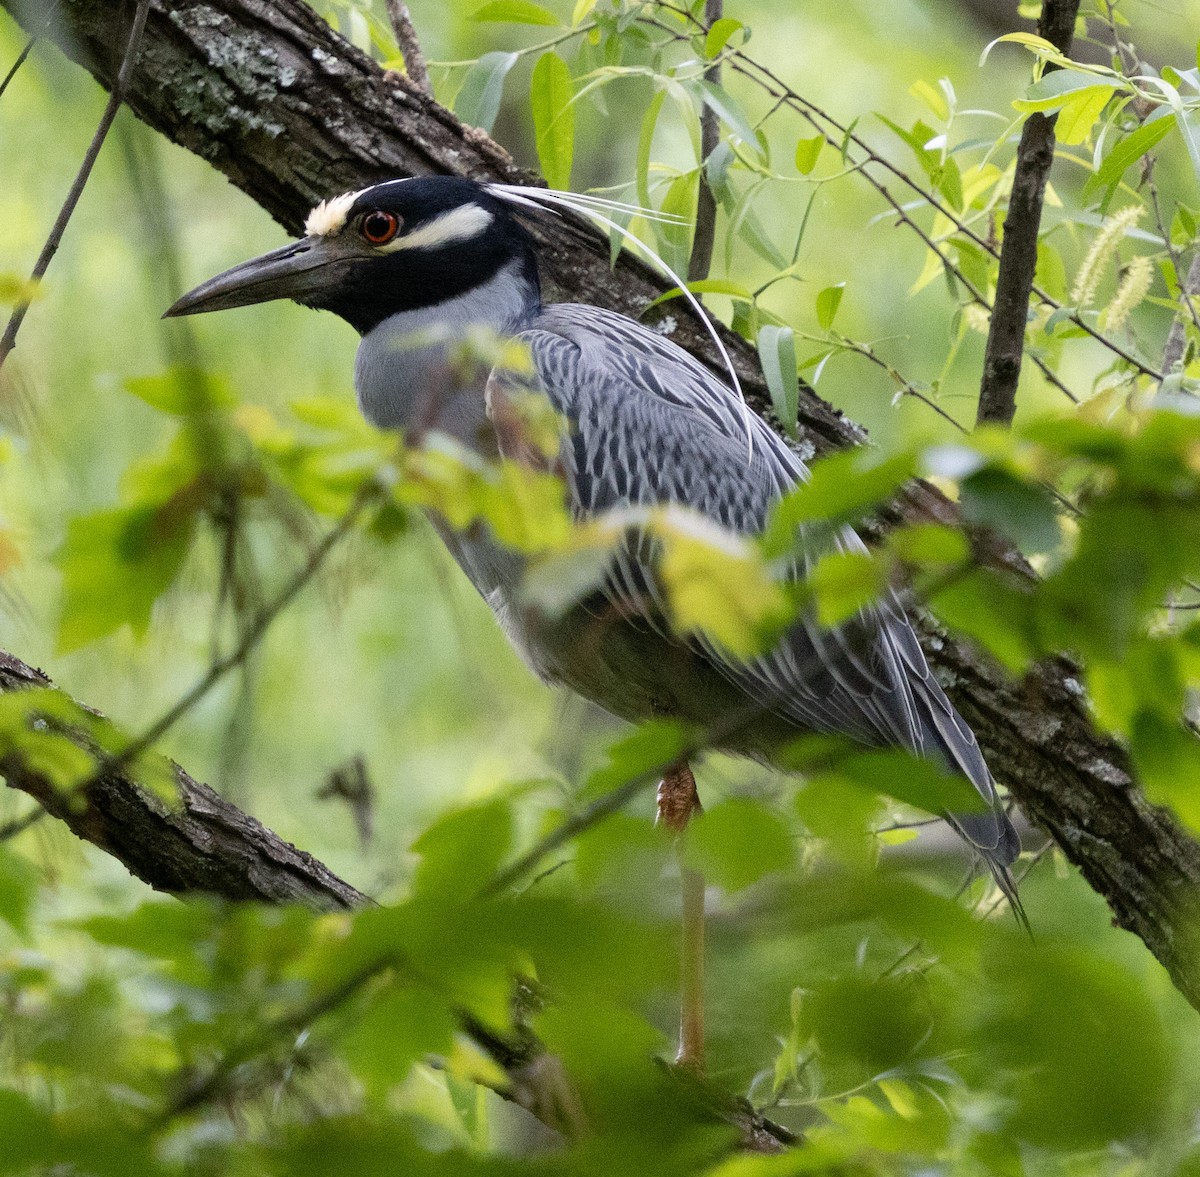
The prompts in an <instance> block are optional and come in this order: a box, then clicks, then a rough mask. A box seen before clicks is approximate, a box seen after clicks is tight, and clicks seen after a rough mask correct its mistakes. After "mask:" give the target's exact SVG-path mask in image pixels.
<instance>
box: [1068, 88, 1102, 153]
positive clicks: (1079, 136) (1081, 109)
mask: <svg viewBox="0 0 1200 1177" xmlns="http://www.w3.org/2000/svg"><path fill="white" fill-rule="evenodd" d="M1113 90H1114V88H1113V87H1112V86H1093V87H1092V88H1091V89H1090V90H1080V91H1079V93H1078V94H1073V95H1072V96H1071V98H1070V99H1069V100H1068V101H1067V102H1066V103H1065V104H1064V105H1063V108H1062V110H1061V111H1059V115H1058V122H1057V123H1055V124H1054V134H1055V136H1056V137H1057V139H1058V141H1059V142H1060V143H1065V144H1066V145H1067V146H1073V145H1075V144H1077V143H1082V142H1083V141H1084V140H1085V139H1086V138H1087V137H1088V135H1089V134H1091V130H1092V128H1093V127H1094V126H1095V125H1096V122H1097V120H1098V119H1099V118H1100V116H1101V114H1103V113H1104V108H1105V107H1106V106H1107V105H1108V100H1109V99H1110V98H1111V97H1112V96H1113Z"/></svg>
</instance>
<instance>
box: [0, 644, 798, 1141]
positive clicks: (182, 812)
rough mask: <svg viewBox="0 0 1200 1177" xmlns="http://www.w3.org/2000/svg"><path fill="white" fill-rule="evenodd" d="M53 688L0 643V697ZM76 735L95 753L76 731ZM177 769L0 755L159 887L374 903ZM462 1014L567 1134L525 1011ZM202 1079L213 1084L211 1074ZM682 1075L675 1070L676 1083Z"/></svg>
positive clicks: (723, 1098)
mask: <svg viewBox="0 0 1200 1177" xmlns="http://www.w3.org/2000/svg"><path fill="white" fill-rule="evenodd" d="M51 686H52V684H51V682H50V680H49V679H48V678H47V677H46V676H45V675H44V674H43V673H42V672H41V671H40V670H35V669H34V668H33V667H31V666H28V665H26V664H25V663H24V662H22V661H21V660H20V659H19V658H16V657H14V656H13V655H11V654H6V653H4V652H3V651H0V695H4V694H8V693H11V692H13V691H20V690H28V689H30V688H36V687H43V688H44V687H51ZM80 745H81V746H82V747H85V748H87V750H88V751H89V752H91V753H94V751H95V749H93V748H89V747H88V746H87V744H86V741H85V739H84V738H83V737H80ZM174 769H175V778H176V781H177V783H178V786H179V803H178V805H177V806H174V807H172V806H169V805H167V804H166V803H165V802H164V801H163V800H162V798H161V797H159V796H157V795H156V794H155V793H154V792H153V791H152V790H150V789H148V788H145V787H144V786H142V785H141V784H140V783H139V782H138V780H137V778H136V776H135V775H133V773H132V771H131V770H130V769H129V768H128V767H127V766H124V765H121V766H111V767H110V768H109V769H108V770H107V771H104V772H102V773H100V774H98V775H97V776H96V777H95V778H93V779H92V780H91V781H89V782H88V783H87V784H86V785H85V787H84V788H83V790H82V792H81V793H80V794H70V795H67V794H65V793H63V792H61V791H60V790H59V789H57V788H56V787H55V785H54V784H53V783H52V782H51V781H50V780H49V779H47V777H46V776H44V775H43V774H42V773H41V772H40V771H38V769H37V768H36V767H33V766H31V765H30V764H28V763H27V762H25V761H24V760H23V759H22V758H21V757H20V756H19V755H15V754H13V755H8V756H4V757H0V776H3V777H4V779H5V781H6V782H7V784H8V786H9V788H13V789H18V790H20V791H21V792H24V793H28V794H29V795H30V796H31V797H33V798H34V799H35V800H36V801H37V802H38V803H39V804H40V805H41V806H42V807H43V809H44V810H45V811H46V812H48V813H50V814H52V815H53V816H54V817H57V818H60V819H61V820H62V821H63V822H64V823H65V824H66V825H67V827H68V828H69V829H70V830H71V831H72V833H74V834H76V835H78V836H79V837H80V838H82V839H84V841H87V842H91V843H92V844H93V845H94V846H98V847H99V848H100V849H101V850H104V851H105V852H106V853H108V854H111V855H112V856H113V857H114V858H116V859H118V860H119V861H120V862H122V863H123V864H124V865H125V866H126V867H127V868H128V869H129V871H130V873H131V874H133V875H135V876H137V877H138V878H139V879H141V880H142V881H143V882H145V883H148V884H149V885H150V886H151V887H154V888H155V889H156V890H159V891H167V892H170V893H171V894H176V895H182V894H204V895H217V896H220V897H221V898H224V899H231V900H235V901H244V900H253V901H256V902H260V903H271V904H285V903H295V904H299V905H301V906H303V907H308V908H311V909H313V910H315V911H322V912H324V911H345V910H349V909H353V908H357V907H364V906H367V905H369V904H371V903H372V902H373V900H372V899H371V898H370V897H369V896H367V895H364V894H363V893H362V892H361V891H359V890H358V889H357V888H355V887H353V886H352V885H351V884H350V883H347V882H346V881H345V880H344V879H341V878H339V877H338V876H337V875H335V874H334V873H333V871H331V870H330V869H329V868H328V867H327V866H325V865H324V864H323V863H322V862H319V861H318V860H317V859H315V858H314V857H313V856H312V855H311V854H306V853H305V852H304V851H303V850H298V849H297V848H296V847H295V846H293V845H292V844H291V843H290V842H285V841H284V840H283V839H282V838H280V837H279V836H278V835H277V834H275V833H272V831H271V830H269V829H267V828H266V827H265V826H264V825H262V824H261V823H260V822H258V821H256V820H255V819H254V818H253V817H251V816H250V815H249V814H247V813H244V812H242V810H240V809H238V808H237V806H235V805H232V804H230V802H228V801H226V800H225V799H224V798H223V797H221V796H220V794H218V793H216V792H215V791H214V790H213V789H211V788H209V786H208V785H206V784H203V783H201V782H200V781H197V780H195V779H194V778H193V777H192V776H190V775H189V774H188V773H187V772H185V771H184V770H183V769H182V768H180V767H179V766H178V765H175V766H174ZM520 989H521V987H520V986H519V987H518V998H520ZM459 1020H460V1024H461V1026H462V1029H463V1031H464V1032H465V1033H466V1034H467V1035H468V1036H470V1037H471V1038H472V1039H473V1040H474V1041H475V1042H476V1044H477V1045H478V1046H479V1048H480V1049H481V1050H483V1051H484V1052H485V1053H486V1054H487V1055H488V1056H489V1057H490V1058H491V1059H492V1060H493V1061H495V1062H496V1063H497V1064H499V1066H500V1067H501V1068H502V1069H503V1071H504V1073H505V1075H506V1077H507V1078H506V1086H505V1087H504V1088H502V1089H501V1090H500V1091H499V1094H500V1095H503V1096H504V1097H505V1098H506V1099H511V1100H513V1101H514V1102H516V1103H519V1104H521V1106H522V1107H524V1108H526V1110H528V1111H530V1112H531V1113H532V1114H533V1115H534V1116H536V1117H537V1118H538V1119H540V1120H542V1121H543V1122H544V1123H545V1124H547V1126H548V1127H550V1128H553V1129H555V1130H556V1131H568V1132H569V1131H570V1129H571V1127H572V1125H571V1124H570V1123H569V1122H565V1121H564V1100H565V1094H564V1093H565V1092H567V1091H568V1090H569V1086H570V1081H569V1079H568V1078H567V1077H566V1075H565V1072H564V1071H563V1069H562V1065H561V1063H560V1062H559V1061H558V1060H557V1059H555V1058H554V1057H553V1056H551V1055H548V1054H547V1053H546V1052H545V1050H544V1049H543V1048H542V1046H541V1043H540V1042H538V1040H537V1038H536V1037H534V1035H533V1034H532V1033H530V1032H529V1031H528V1030H526V1029H522V1028H520V1022H521V1020H522V1019H520V1018H518V1030H517V1032H516V1033H515V1034H513V1035H502V1034H498V1033H497V1032H496V1031H495V1030H493V1029H491V1028H490V1027H487V1026H484V1025H483V1024H482V1023H481V1022H479V1021H478V1020H476V1019H475V1018H474V1017H472V1016H471V1015H470V1014H469V1013H467V1012H465V1011H464V1012H462V1013H461V1014H460V1017H459ZM210 1078H212V1079H213V1080H214V1082H215V1079H216V1078H217V1076H216V1075H215V1074H214V1076H212V1077H210ZM684 1078H685V1077H684V1076H681V1081H682V1080H683V1079H684ZM681 1094H682V1095H683V1096H684V1098H689V1099H692V1098H697V1097H700V1098H702V1099H703V1106H704V1107H705V1108H706V1109H707V1110H708V1111H709V1112H710V1113H711V1114H712V1115H713V1116H714V1117H715V1118H717V1119H719V1120H721V1121H722V1122H724V1123H727V1124H729V1125H731V1126H732V1127H734V1128H736V1129H737V1130H738V1132H739V1134H740V1136H741V1139H742V1142H743V1147H745V1148H746V1149H748V1150H751V1151H756V1152H778V1151H780V1150H781V1149H782V1148H784V1147H785V1146H787V1145H789V1144H792V1143H794V1142H795V1137H794V1136H793V1135H792V1133H791V1132H789V1131H788V1130H787V1129H786V1128H784V1127H783V1126H782V1125H779V1124H775V1123H774V1122H773V1121H771V1120H769V1119H767V1118H766V1117H765V1116H763V1115H761V1114H760V1113H759V1112H757V1111H755V1109H754V1108H753V1107H751V1105H750V1104H748V1103H747V1102H746V1101H745V1100H740V1099H736V1098H735V1097H733V1096H731V1095H729V1094H728V1093H727V1092H725V1091H723V1090H722V1089H720V1088H719V1087H717V1086H715V1085H711V1084H701V1085H699V1086H697V1084H696V1083H695V1081H693V1080H691V1079H688V1080H687V1086H686V1088H685V1090H684V1091H683V1092H682V1093H681ZM197 1098H198V1095H197ZM567 1106H568V1107H569V1106H570V1102H569V1101H567ZM176 1110H179V1109H176Z"/></svg>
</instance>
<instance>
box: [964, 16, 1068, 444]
mask: <svg viewBox="0 0 1200 1177" xmlns="http://www.w3.org/2000/svg"><path fill="white" fill-rule="evenodd" d="M1078 14H1079V0H1043V4H1042V15H1041V18H1040V19H1039V20H1038V36H1040V37H1044V38H1045V39H1046V40H1047V41H1050V42H1052V43H1053V44H1054V46H1055V47H1056V48H1057V49H1058V50H1059V51H1060V52H1061V53H1064V54H1066V53H1069V52H1070V50H1071V40H1072V38H1073V37H1074V35H1075V18H1076V16H1077V15H1078ZM1057 121H1058V116H1057V115H1049V116H1047V115H1044V114H1042V113H1041V112H1040V111H1038V112H1035V113H1033V114H1031V115H1030V116H1029V118H1028V119H1026V120H1025V126H1024V128H1023V130H1022V131H1021V145H1020V147H1018V148H1017V166H1016V171H1015V172H1014V173H1013V183H1012V195H1011V196H1010V197H1009V201H1008V215H1007V216H1006V217H1005V218H1004V244H1003V246H1002V247H1001V250H1000V273H999V275H998V277H997V279H996V298H995V300H994V303H993V306H992V321H991V324H990V325H989V328H988V338H987V350H986V352H985V353H984V360H983V380H982V382H981V383H980V386H979V412H978V415H977V417H976V424H978V425H985V424H988V423H989V422H990V423H993V424H999V425H1010V424H1012V419H1013V415H1014V414H1015V413H1016V411H1017V381H1018V380H1019V379H1020V376H1021V359H1022V357H1023V356H1024V354H1025V326H1026V323H1027V321H1028V318H1029V295H1030V292H1031V291H1032V290H1033V278H1034V271H1035V270H1036V269H1037V244H1038V231H1039V229H1040V228H1041V225H1042V201H1043V199H1044V197H1045V195H1046V181H1047V180H1048V179H1049V177H1050V165H1051V164H1052V163H1053V162H1054V125H1055V123H1056V122H1057Z"/></svg>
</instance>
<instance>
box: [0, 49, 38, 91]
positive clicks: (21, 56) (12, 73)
mask: <svg viewBox="0 0 1200 1177" xmlns="http://www.w3.org/2000/svg"><path fill="white" fill-rule="evenodd" d="M37 43H38V36H37V34H35V35H34V36H32V37H30V38H29V40H28V41H26V42H25V48H24V49H22V50H21V52H20V53H18V54H17V60H16V61H14V62H13V63H12V69H10V70H9V71H8V73H6V74H5V75H4V81H2V82H0V98H3V97H4V91H5V90H7V89H8V84H9V82H11V81H12V80H13V78H15V77H16V76H17V70H19V69H20V68H21V66H23V65H24V64H25V60H26V58H28V57H29V55H30V53H32V52H33V47H34V46H35V45H36V44H37Z"/></svg>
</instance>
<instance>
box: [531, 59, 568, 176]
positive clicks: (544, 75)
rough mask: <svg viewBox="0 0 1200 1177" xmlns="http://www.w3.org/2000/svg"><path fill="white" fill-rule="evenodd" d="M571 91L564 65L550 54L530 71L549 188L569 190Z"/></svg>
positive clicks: (539, 149) (539, 150) (537, 132)
mask: <svg viewBox="0 0 1200 1177" xmlns="http://www.w3.org/2000/svg"><path fill="white" fill-rule="evenodd" d="M573 94H574V88H573V86H572V84H571V73H570V71H569V70H568V69H567V65H566V62H564V61H563V59H562V58H561V57H559V55H558V54H557V53H555V52H554V51H553V50H549V51H547V52H546V53H543V54H542V56H541V57H539V58H538V61H537V65H535V66H534V67H533V76H532V77H531V78H530V82H529V101H530V106H531V107H532V109H533V128H534V133H535V135H536V139H537V153H538V160H539V162H540V163H541V165H542V175H544V176H545V177H546V182H547V183H548V184H549V185H550V187H551V188H562V189H566V188H570V186H571V164H572V159H573V156H574V151H575V107H574V105H573V103H572V101H571V99H572V97H573Z"/></svg>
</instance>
